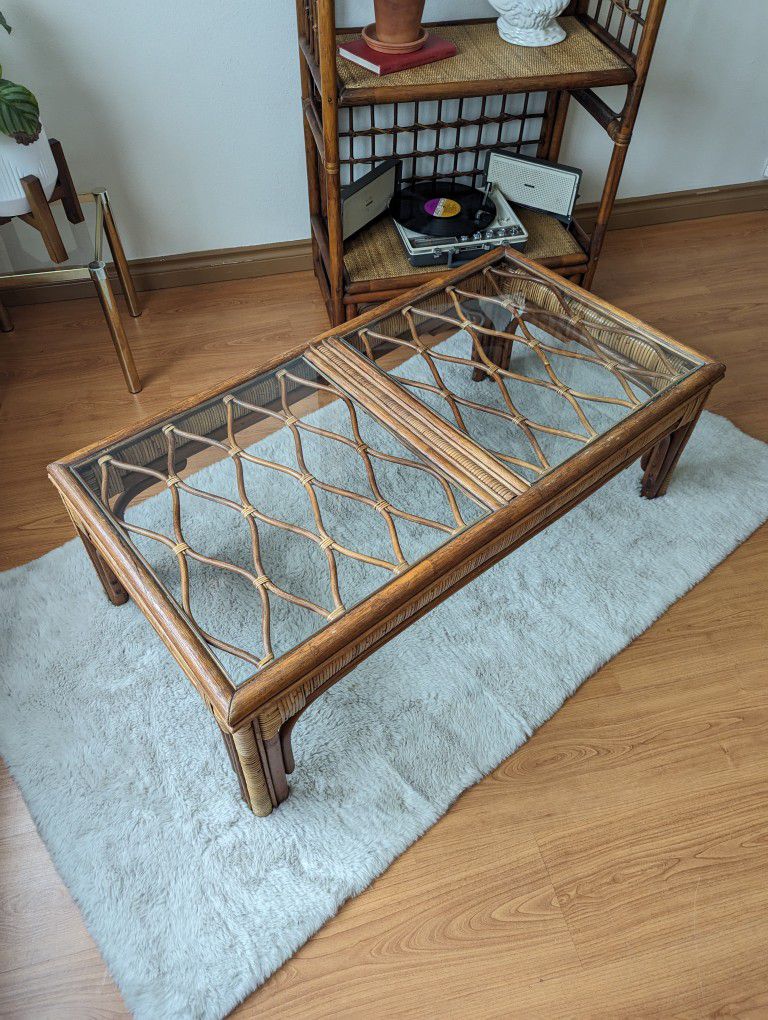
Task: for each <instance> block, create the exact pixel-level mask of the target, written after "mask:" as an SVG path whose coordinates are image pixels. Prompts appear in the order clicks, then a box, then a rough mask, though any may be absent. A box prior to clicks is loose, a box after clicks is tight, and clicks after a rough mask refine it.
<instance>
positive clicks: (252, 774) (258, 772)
mask: <svg viewBox="0 0 768 1020" xmlns="http://www.w3.org/2000/svg"><path fill="white" fill-rule="evenodd" d="M222 732H223V733H224V743H225V744H226V745H227V750H228V751H229V757H230V760H231V762H232V765H233V767H234V769H235V772H236V774H237V777H238V779H239V781H240V791H241V793H242V794H243V799H244V800H245V802H246V804H247V805H248V807H249V808H250V809H251V811H253V813H254V814H255V815H260V816H262V817H263V816H265V815H268V814H269V813H270V812H271V811H272V808H273V807H274V806H275V805H276V804H278V803H279V801H277V800H274V798H273V794H272V792H271V790H270V787H271V786H272V777H271V775H269V773H268V772H267V771H266V769H267V768H269V763H268V758H267V754H266V751H265V748H264V742H263V741H262V740H261V739H260V738H257V736H256V733H255V731H254V726H253V724H252V723H247V724H246V725H245V726H243V727H242V728H241V729H239V730H237V731H236V732H235V733H232V734H229V733H225V732H224V731H222ZM265 766H266V768H265ZM287 795H288V794H287V784H286V796H287ZM283 799H285V798H283Z"/></svg>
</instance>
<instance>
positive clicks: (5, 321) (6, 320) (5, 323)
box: [0, 301, 13, 333]
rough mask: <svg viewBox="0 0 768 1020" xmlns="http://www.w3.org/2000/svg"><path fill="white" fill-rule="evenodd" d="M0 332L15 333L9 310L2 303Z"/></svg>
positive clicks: (0, 306) (0, 303) (0, 304)
mask: <svg viewBox="0 0 768 1020" xmlns="http://www.w3.org/2000/svg"><path fill="white" fill-rule="evenodd" d="M0 330H2V332H3V333H12V332H13V319H12V318H11V317H10V315H9V314H8V309H7V308H6V307H5V305H4V304H3V303H2V302H1V301H0Z"/></svg>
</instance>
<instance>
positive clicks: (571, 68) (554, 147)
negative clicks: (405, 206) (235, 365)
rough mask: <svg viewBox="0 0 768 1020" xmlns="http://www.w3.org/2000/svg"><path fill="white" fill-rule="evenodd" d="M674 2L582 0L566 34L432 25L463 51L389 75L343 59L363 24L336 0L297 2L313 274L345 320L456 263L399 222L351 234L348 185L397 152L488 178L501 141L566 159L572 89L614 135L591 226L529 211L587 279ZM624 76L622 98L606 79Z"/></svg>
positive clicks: (567, 265) (534, 228)
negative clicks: (340, 14) (345, 219)
mask: <svg viewBox="0 0 768 1020" xmlns="http://www.w3.org/2000/svg"><path fill="white" fill-rule="evenodd" d="M664 4H665V0H572V2H571V4H570V5H569V7H568V9H567V10H566V12H565V17H564V20H563V24H564V26H565V27H566V29H567V31H568V37H567V39H565V40H564V41H563V42H562V43H559V44H558V45H556V46H550V47H542V48H534V49H528V48H526V47H520V46H510V45H508V44H507V43H505V42H503V41H502V40H501V39H500V38H499V36H498V33H497V31H496V26H495V22H494V21H492V20H471V21H462V22H451V23H448V22H444V23H435V24H431V25H430V26H429V27H430V28H431V29H434V30H435V31H437V32H438V33H439V34H440V35H442V36H443V37H445V38H450V39H452V40H453V41H454V42H455V43H456V46H457V48H458V51H459V52H458V54H457V55H456V56H455V57H453V58H451V59H449V60H445V61H440V62H438V63H435V64H427V65H426V66H424V67H419V68H414V69H413V70H410V71H403V72H400V73H398V74H394V75H389V76H387V77H384V78H379V77H377V76H376V75H374V74H372V73H370V72H368V71H366V70H365V69H364V68H361V67H358V66H357V65H355V64H352V63H350V62H348V61H345V60H341V59H338V58H337V44H338V42H339V41H341V40H343V39H345V38H351V37H353V36H354V35H355V34H356V33H355V31H353V30H352V29H349V28H347V29H339V28H337V26H336V16H335V7H334V0H297V3H296V8H297V21H298V35H299V59H300V68H301V87H302V105H303V112H304V138H305V148H306V156H307V182H308V190H309V205H310V222H311V229H312V250H313V261H314V268H315V275H316V276H317V279H318V283H319V284H320V288H321V290H322V293H323V297H324V299H325V302H326V305H327V307H328V314H329V316H330V319H331V322H332V323H333V324H334V325H338V324H339V323H341V322H343V321H345V320H346V319H349V318H351V317H353V316H354V315H356V314H357V313H358V311H359V308H360V306H364V305H368V304H371V303H376V302H380V301H384V300H389V299H390V298H392V297H396V296H397V295H398V294H400V293H402V292H403V291H404V290H406V289H408V288H410V287H413V286H415V285H417V284H421V283H424V282H425V281H428V280H430V279H432V278H434V277H436V276H437V275H439V273H440V272H441V271H444V267H441V269H440V270H433V269H421V268H419V269H417V268H414V267H413V266H411V265H410V264H409V262H408V261H407V259H406V257H405V254H404V252H403V250H402V248H401V245H400V242H399V239H398V237H397V235H396V233H395V230H394V227H393V226H392V224H391V222H388V221H387V220H386V219H383V220H379V221H378V222H377V223H375V224H372V225H371V226H370V227H369V228H367V229H365V230H363V231H361V232H360V233H359V234H358V235H356V236H355V237H353V238H351V239H349V241H347V242H346V244H345V243H344V241H343V239H342V231H341V189H342V188H343V187H344V186H345V185H346V184H349V183H351V182H352V181H354V180H357V179H358V178H359V177H361V176H362V175H363V174H365V173H367V172H368V171H369V170H371V169H372V168H373V167H374V166H375V165H377V164H378V163H380V162H381V161H382V160H384V159H387V158H388V157H390V156H392V155H396V156H398V157H399V158H401V159H402V160H403V180H405V181H408V180H435V179H437V178H441V179H446V178H447V179H453V180H457V181H460V182H462V183H466V184H471V185H479V184H481V183H482V174H483V166H484V162H485V157H486V153H487V152H488V150H489V149H491V148H497V147H503V148H506V149H510V150H512V151H516V152H520V153H522V154H524V155H537V156H540V157H542V158H544V159H550V160H557V159H558V156H559V153H560V147H561V143H562V138H563V131H564V129H565V124H566V119H567V116H568V110H569V104H570V100H571V98H573V99H575V100H576V102H578V103H579V104H580V105H581V106H582V107H583V108H584V109H585V110H586V111H587V112H588V113H589V114H590V115H591V116H592V117H593V118H594V119H595V120H596V121H597V122H598V124H599V125H600V126H601V127H602V128H603V129H604V130H605V132H606V133H607V134H608V137H609V138H610V140H611V143H612V151H611V156H610V160H609V162H608V167H607V171H606V176H605V181H604V185H603V191H602V195H601V199H600V203H599V207H598V212H597V217H596V221H595V225H594V228H593V230H592V233H591V234H588V233H587V232H586V231H585V230H584V229H583V228H582V227H581V226H580V225H579V224H578V222H576V221H574V222H573V223H572V224H571V227H570V229H566V228H565V227H563V226H562V225H561V224H560V223H558V222H557V221H556V220H554V219H552V218H551V217H548V216H545V215H540V214H536V213H527V214H523V215H522V216H521V218H522V219H523V220H524V222H525V224H526V226H527V228H528V231H529V234H530V240H529V244H528V247H527V249H526V254H527V255H529V256H531V257H532V258H535V259H537V260H538V261H540V262H542V263H543V264H544V265H546V266H549V267H550V268H552V269H555V270H557V272H558V273H560V274H561V275H562V276H565V277H567V278H570V279H573V280H575V281H576V282H577V283H581V284H582V285H583V286H586V287H589V286H590V285H591V283H592V279H593V277H594V274H595V270H596V268H597V261H598V258H599V255H600V249H601V248H602V244H603V240H604V237H605V231H606V228H607V225H608V220H609V218H610V215H611V211H612V209H613V204H614V200H615V198H616V192H617V189H618V186H619V180H620V178H621V172H622V169H623V166H624V160H625V159H626V155H627V150H628V147H629V142H630V139H631V137H632V130H633V127H634V124H635V119H636V117H637V111H638V107H639V105H640V99H641V97H642V93H643V88H644V86H645V81H646V77H647V75H648V69H649V66H650V62H651V56H652V53H653V48H654V45H655V42H656V37H657V35H658V31H659V24H660V22H661V16H662V13H663V10H664ZM605 85H621V86H625V87H626V96H625V100H624V103H623V105H622V107H621V109H620V110H614V109H612V108H611V107H610V106H609V105H608V104H607V103H606V102H605V100H604V99H602V98H601V97H600V96H599V95H598V94H597V92H595V89H596V88H599V87H601V86H605Z"/></svg>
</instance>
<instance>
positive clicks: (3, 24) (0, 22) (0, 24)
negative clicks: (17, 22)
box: [0, 11, 11, 35]
mask: <svg viewBox="0 0 768 1020" xmlns="http://www.w3.org/2000/svg"><path fill="white" fill-rule="evenodd" d="M0 28H4V29H5V30H6V32H7V33H8V35H10V34H11V26H10V25H9V24H8V22H7V21H6V20H5V15H4V14H3V12H2V11H0Z"/></svg>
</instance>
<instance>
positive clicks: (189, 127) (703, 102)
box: [0, 0, 768, 268]
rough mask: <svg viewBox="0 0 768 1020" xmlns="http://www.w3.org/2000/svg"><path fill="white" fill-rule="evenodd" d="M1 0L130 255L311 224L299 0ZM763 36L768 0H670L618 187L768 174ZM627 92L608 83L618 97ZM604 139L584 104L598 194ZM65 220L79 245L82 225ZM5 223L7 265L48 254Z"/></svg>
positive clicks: (15, 52)
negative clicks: (108, 200) (105, 192)
mask: <svg viewBox="0 0 768 1020" xmlns="http://www.w3.org/2000/svg"><path fill="white" fill-rule="evenodd" d="M337 8H338V11H339V16H340V17H339V20H340V21H341V20H343V21H344V22H345V23H348V24H349V23H358V24H359V23H362V22H364V21H366V20H370V18H371V17H372V4H371V2H370V0H339V2H338V4H337ZM2 10H3V11H4V12H5V14H6V16H7V18H8V20H9V22H10V23H11V24H12V25H13V27H14V32H13V35H12V36H10V37H6V36H5V33H2V37H0V60H1V61H2V64H3V69H4V70H3V73H4V74H5V76H6V77H9V78H11V79H12V80H15V81H20V82H22V83H24V84H27V85H29V86H30V87H31V88H32V89H33V91H35V92H36V94H37V96H38V98H39V100H40V107H41V113H42V117H43V120H44V122H45V124H46V127H47V129H48V132H49V134H50V135H53V136H55V137H58V138H59V139H60V140H61V141H62V143H63V145H64V148H65V152H66V153H67V156H68V159H69V163H70V166H71V168H72V171H73V174H74V177H75V181H76V183H77V184H78V187H80V188H82V189H87V188H88V187H93V186H99V185H102V186H106V187H108V188H109V191H110V194H111V197H112V200H113V203H114V205H115V207H116V210H117V214H118V219H119V223H120V226H121V229H122V233H123V239H124V242H125V244H126V248H127V251H128V255H129V257H132V258H143V257H149V256H154V255H164V254H173V253H177V252H189V251H201V250H205V249H211V248H228V247H235V246H239V245H253V244H261V243H266V242H270V241H281V240H291V239H296V238H303V237H306V236H308V232H309V231H308V225H307V202H306V196H305V178H304V154H303V143H302V131H301V119H300V106H299V84H298V62H297V57H296V42H295V20H294V18H295V15H294V4H293V0H219V2H218V3H216V2H212V0H131V3H123V2H119V0H97V2H93V0H66V2H62V0H4V2H3V3H2ZM488 12H490V9H489V8H488V6H487V4H486V3H485V2H484V0H427V16H428V18H429V19H433V18H440V17H443V16H451V15H452V16H454V17H460V16H470V15H471V14H475V13H480V14H485V13H488ZM490 13H492V12H490ZM766 42H768V0H738V2H737V3H713V2H712V0H670V2H669V3H668V6H667V12H666V14H665V18H664V22H663V24H662V29H661V34H660V38H659V42H658V45H657V50H656V57H655V61H654V64H653V66H652V68H651V73H650V76H649V80H648V86H647V89H646V94H645V99H644V102H643V106H642V108H641V112H640V116H639V120H638V125H637V129H636V134H635V138H634V140H633V143H632V147H631V148H630V155H629V159H628V162H627V165H626V169H625V173H624V178H623V181H622V186H621V191H620V194H621V195H626V196H630V195H632V196H634V195H646V194H654V193H656V192H664V191H676V190H682V189H686V188H696V187H711V186H715V185H719V184H729V183H736V182H742V181H750V180H756V179H758V178H759V177H760V176H761V174H762V170H763V167H764V165H765V162H766V160H768V116H766V105H767V104H768V70H767V68H768V58H766V55H765V49H766ZM612 93H613V95H612ZM620 93H621V90H618V89H616V90H612V89H606V90H604V93H603V94H604V96H605V97H606V98H607V99H608V100H609V101H613V102H614V103H616V104H618V103H619V102H620ZM572 116H573V115H572ZM606 143H607V140H606V137H605V135H604V133H603V132H602V131H601V130H600V129H599V128H597V126H596V125H594V123H593V122H591V121H590V118H589V117H588V116H587V115H586V114H585V113H584V112H583V111H582V110H581V109H577V110H576V111H575V116H573V119H572V122H571V125H570V127H569V129H568V132H567V135H566V145H565V149H564V150H563V154H562V158H563V159H564V160H565V161H567V162H571V163H574V164H576V165H579V166H582V167H583V168H584V169H585V171H586V172H585V177H584V182H583V188H582V199H583V200H590V199H593V198H595V197H597V194H598V181H599V179H600V173H601V172H602V170H603V168H604V165H605V163H604V160H605V158H606V156H607V152H608V147H607V144H606ZM65 236H66V238H67V239H68V240H69V241H70V243H72V241H74V240H75V239H83V240H82V243H81V246H82V250H83V253H85V247H84V237H85V234H84V230H83V228H77V230H76V231H75V233H74V234H72V233H71V232H70V230H69V228H68V227H67V228H65ZM0 240H2V242H3V243H4V246H5V249H6V260H5V261H6V262H7V263H8V264H9V265H12V266H14V267H16V268H22V267H26V266H29V265H33V264H35V263H38V262H39V263H40V264H46V259H45V254H44V251H43V249H42V246H41V245H40V243H39V241H38V239H37V238H36V237H35V236H34V235H33V232H32V231H31V230H30V229H29V228H27V227H25V226H24V225H23V224H22V225H15V224H14V225H11V224H9V225H7V226H5V227H3V228H2V231H0ZM6 268H7V266H6Z"/></svg>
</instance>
